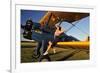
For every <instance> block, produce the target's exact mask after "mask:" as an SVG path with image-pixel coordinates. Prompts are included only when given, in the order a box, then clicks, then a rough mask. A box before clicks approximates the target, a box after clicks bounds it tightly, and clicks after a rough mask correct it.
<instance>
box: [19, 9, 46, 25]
mask: <svg viewBox="0 0 100 73" xmlns="http://www.w3.org/2000/svg"><path fill="white" fill-rule="evenodd" d="M45 13H46V11H45V12H44V11H36V10H35V11H33V10H21V24H22V25H25V22H26V20H27V19H29V18H31V19H32V20H33V21H34V22H39V20H40V19H41V18H42V17H43V16H44V14H45Z"/></svg>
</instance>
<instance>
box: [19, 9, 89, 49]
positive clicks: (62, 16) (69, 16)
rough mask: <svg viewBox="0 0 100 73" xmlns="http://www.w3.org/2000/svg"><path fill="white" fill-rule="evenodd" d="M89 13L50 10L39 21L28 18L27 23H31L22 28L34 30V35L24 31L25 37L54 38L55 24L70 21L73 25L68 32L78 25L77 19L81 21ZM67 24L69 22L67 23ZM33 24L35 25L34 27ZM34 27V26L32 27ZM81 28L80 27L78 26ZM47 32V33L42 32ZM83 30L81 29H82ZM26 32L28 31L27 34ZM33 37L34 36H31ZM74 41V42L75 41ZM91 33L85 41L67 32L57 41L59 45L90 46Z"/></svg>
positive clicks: (33, 38)
mask: <svg viewBox="0 0 100 73" xmlns="http://www.w3.org/2000/svg"><path fill="white" fill-rule="evenodd" d="M88 16H89V13H77V12H55V11H48V12H47V13H46V14H45V15H44V16H43V17H42V19H41V20H40V21H39V23H36V22H32V20H27V21H26V24H29V25H31V26H30V27H28V26H21V27H22V28H25V27H26V29H28V31H30V30H31V31H33V32H32V33H33V35H31V32H30V33H29V32H27V31H25V32H24V33H23V35H24V38H27V39H31V40H35V41H42V40H44V39H45V40H52V39H53V36H52V33H53V32H54V30H55V27H54V26H55V25H56V24H58V25H61V24H62V23H63V22H68V23H70V25H72V26H71V27H70V28H68V29H67V30H65V32H68V31H69V30H71V29H72V28H73V27H76V25H77V23H75V24H73V22H75V21H77V22H79V21H80V20H81V19H83V18H85V17H88ZM66 25H67V24H66ZM32 26H33V27H32ZM31 27H32V28H31ZM78 29H79V28H78ZM35 30H38V32H35ZM41 31H42V32H45V33H46V34H45V33H41ZM80 31H81V29H80ZM26 33H28V34H27V35H28V36H27V35H26ZM44 35H45V36H44ZM31 37H32V38H31ZM73 41H74V42H73ZM89 44H90V42H89V35H88V36H87V39H86V40H84V41H80V40H78V39H77V38H75V37H73V36H68V35H66V34H64V33H63V34H62V35H61V40H60V42H58V43H57V45H63V46H73V47H84V48H88V47H89Z"/></svg>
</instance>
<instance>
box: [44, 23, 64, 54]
mask: <svg viewBox="0 0 100 73" xmlns="http://www.w3.org/2000/svg"><path fill="white" fill-rule="evenodd" d="M63 32H64V30H63V29H62V28H61V27H60V26H59V25H56V30H55V32H54V39H53V40H52V41H49V42H48V44H49V45H48V47H47V50H46V52H45V53H44V54H43V55H47V54H48V51H49V50H50V48H53V47H54V46H55V45H56V44H57V42H59V37H60V35H61V34H62V33H63ZM53 52H54V53H56V51H55V49H54V48H53Z"/></svg>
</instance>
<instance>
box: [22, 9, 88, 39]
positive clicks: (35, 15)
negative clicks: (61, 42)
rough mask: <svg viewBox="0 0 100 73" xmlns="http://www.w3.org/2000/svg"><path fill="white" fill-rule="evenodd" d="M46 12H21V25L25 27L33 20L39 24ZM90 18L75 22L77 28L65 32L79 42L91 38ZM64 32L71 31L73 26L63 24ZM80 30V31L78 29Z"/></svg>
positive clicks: (66, 23)
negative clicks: (28, 21) (29, 20)
mask: <svg viewBox="0 0 100 73" xmlns="http://www.w3.org/2000/svg"><path fill="white" fill-rule="evenodd" d="M45 13H46V11H36V10H35V11H34V10H21V24H22V25H24V24H25V22H26V20H27V19H29V18H31V19H32V20H33V21H34V22H39V21H40V19H41V18H42V17H43V16H44V15H45ZM89 20H90V19H89V17H86V18H83V19H81V20H79V21H76V22H73V24H75V23H76V24H75V27H73V28H72V29H70V30H69V31H68V32H65V33H66V34H68V35H71V36H74V37H76V38H78V39H79V40H84V39H86V37H87V36H89V24H90V23H89ZM61 26H62V28H63V29H64V30H67V29H69V28H70V27H72V25H71V24H70V23H68V22H63V23H62V24H61ZM77 28H79V29H80V30H79V29H77Z"/></svg>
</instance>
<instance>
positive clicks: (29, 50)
mask: <svg viewBox="0 0 100 73" xmlns="http://www.w3.org/2000/svg"><path fill="white" fill-rule="evenodd" d="M36 44H37V43H36V42H25V41H23V42H21V63H31V62H38V59H37V58H33V57H32V56H33V53H34V52H33V51H34V48H35V47H36ZM54 48H55V49H56V53H55V54H54V53H53V50H52V49H51V50H50V51H49V56H50V58H51V60H52V61H69V60H88V59H89V47H88V48H85V49H84V48H82V47H81V48H80V47H73V46H70V47H68V46H56V47H54Z"/></svg>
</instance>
